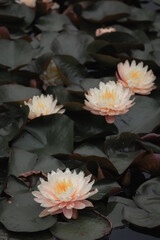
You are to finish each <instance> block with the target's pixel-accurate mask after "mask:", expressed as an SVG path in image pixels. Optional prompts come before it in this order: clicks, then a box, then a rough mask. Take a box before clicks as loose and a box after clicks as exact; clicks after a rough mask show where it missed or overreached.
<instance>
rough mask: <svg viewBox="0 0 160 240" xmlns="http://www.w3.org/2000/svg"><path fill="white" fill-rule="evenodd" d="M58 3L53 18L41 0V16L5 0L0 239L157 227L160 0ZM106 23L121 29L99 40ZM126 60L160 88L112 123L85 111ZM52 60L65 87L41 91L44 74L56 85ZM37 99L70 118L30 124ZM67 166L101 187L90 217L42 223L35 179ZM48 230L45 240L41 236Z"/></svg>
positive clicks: (0, 62) (0, 5)
mask: <svg viewBox="0 0 160 240" xmlns="http://www.w3.org/2000/svg"><path fill="white" fill-rule="evenodd" d="M57 2H58V3H59V4H60V9H59V10H58V11H52V12H51V11H50V12H48V9H47V7H46V5H45V3H42V1H40V0H38V1H37V7H36V8H35V9H31V8H29V7H27V6H25V5H19V4H17V3H15V2H14V1H10V0H0V24H1V26H0V53H1V54H0V144H1V147H0V165H1V169H0V194H1V195H0V196H1V197H0V223H1V224H2V225H3V226H4V227H5V228H3V227H2V228H1V230H0V234H1V235H2V236H3V239H13V238H14V239H16V240H18V239H22V238H21V237H22V236H21V235H18V233H19V232H28V233H30V232H32V233H33V232H36V234H35V235H34V234H33V238H34V239H40V238H42V239H45V240H49V239H53V236H54V237H56V238H58V239H62V240H63V239H64V240H68V239H78V240H86V239H87V240H94V239H99V238H101V237H103V236H105V235H107V234H108V233H109V232H110V231H111V228H116V227H120V226H124V225H127V224H129V223H132V224H135V225H138V226H141V227H147V228H153V227H158V226H159V222H160V209H159V201H160V191H159V183H160V178H159V176H160V97H159V96H160V92H159V86H160V84H159V76H158V73H159V71H160V58H159V55H160V51H159V47H160V26H159V20H160V15H159V11H158V10H159V9H160V8H159V6H160V4H159V1H158V0H152V1H142V0H139V1H138V0H137V1H132V0H125V1H121V0H119V1H109V0H108V1H107V0H106V1H105V0H97V1H96V0H94V1H78V0H77V1H76V0H70V1H69V0H68V1H60V0H59V1H58V0H57ZM144 2H145V4H144ZM146 2H147V3H146ZM148 4H153V5H152V6H154V7H155V10H151V9H150V7H149V8H148V7H147V6H150V5H148ZM108 26H112V27H114V28H116V32H113V33H110V34H104V35H102V36H100V37H95V31H96V29H97V28H99V27H108ZM126 59H128V60H133V59H135V60H136V61H137V62H139V61H143V62H144V63H145V64H148V65H149V67H150V68H151V69H152V70H153V71H154V73H155V75H156V76H157V79H156V85H157V86H158V88H157V90H155V91H154V92H153V93H152V94H151V95H150V96H138V95H137V96H136V104H135V105H134V107H132V108H131V110H130V111H129V112H128V113H127V114H125V115H122V116H118V117H117V119H116V121H115V123H114V124H111V125H110V124H107V123H106V122H105V120H104V118H103V117H101V116H96V115H92V114H91V113H89V112H87V111H84V110H83V104H84V93H85V92H86V91H88V89H89V88H94V87H98V85H99V82H100V81H103V82H108V81H109V80H115V70H116V67H117V64H118V63H119V62H121V61H124V60H126ZM51 60H52V61H54V64H55V66H56V68H57V73H58V76H59V78H60V80H59V81H57V82H54V79H53V82H54V83H53V84H52V86H48V88H47V89H45V90H44V88H43V84H44V82H43V79H42V77H41V76H42V75H43V73H44V72H47V74H48V78H52V73H51V71H49V70H48V67H49V64H50V61H51ZM51 80H52V79H51ZM50 85H51V84H50ZM41 93H44V94H52V95H53V96H54V97H56V98H57V99H58V103H59V104H63V105H64V107H65V108H66V112H65V114H63V115H61V114H53V115H49V116H42V117H39V118H36V119H34V120H31V121H28V120H27V116H28V111H29V109H28V107H27V106H23V102H24V100H28V99H29V98H32V97H33V96H35V95H40V94H41ZM66 167H69V168H70V169H71V170H73V169H76V170H77V171H80V170H82V171H84V172H85V173H86V174H89V173H92V175H93V179H95V181H96V183H95V185H94V188H95V187H97V188H98V190H99V192H98V193H97V194H96V195H94V196H92V197H91V200H92V201H93V203H94V206H95V207H94V210H92V211H91V210H90V211H89V210H84V211H80V215H79V218H78V220H76V221H75V220H74V221H73V220H69V221H67V222H66V221H64V219H59V218H58V219H57V217H53V216H48V217H45V218H43V219H42V218H39V217H38V215H39V213H40V212H41V211H42V209H41V207H40V206H39V204H37V203H36V202H34V200H33V196H32V194H31V192H32V191H33V190H35V189H36V187H37V184H38V183H39V177H43V178H46V174H47V172H50V171H51V170H55V171H56V170H57V168H59V169H62V170H64V169H66ZM146 173H148V174H149V179H147V181H146V178H145V175H146ZM111 223H112V224H111ZM111 225H112V227H111ZM49 228H50V233H47V234H45V235H44V236H43V233H40V234H39V233H38V232H39V231H42V230H46V229H49ZM6 230H9V231H12V232H16V233H8V232H7V231H6ZM23 239H24V240H28V239H30V238H29V235H25V236H24V235H23Z"/></svg>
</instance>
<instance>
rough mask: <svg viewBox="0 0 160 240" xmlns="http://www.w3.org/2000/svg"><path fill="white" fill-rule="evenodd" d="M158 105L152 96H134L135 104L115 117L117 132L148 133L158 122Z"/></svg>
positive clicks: (159, 111)
mask: <svg viewBox="0 0 160 240" xmlns="http://www.w3.org/2000/svg"><path fill="white" fill-rule="evenodd" d="M159 120H160V106H159V104H158V103H157V101H156V100H155V99H153V98H150V97H146V96H136V99H135V105H134V106H133V107H131V108H130V110H129V112H128V113H126V114H125V115H120V116H117V117H116V121H115V125H116V126H117V128H118V130H119V132H133V133H148V132H150V131H151V130H152V129H153V128H154V127H155V126H157V125H158V124H159Z"/></svg>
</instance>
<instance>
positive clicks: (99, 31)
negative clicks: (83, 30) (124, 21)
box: [96, 27, 116, 37]
mask: <svg viewBox="0 0 160 240" xmlns="http://www.w3.org/2000/svg"><path fill="white" fill-rule="evenodd" d="M111 32H116V29H115V28H113V27H110V28H98V29H97V30H96V37H99V36H101V35H103V34H105V33H111Z"/></svg>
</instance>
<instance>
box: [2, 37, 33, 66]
mask: <svg viewBox="0 0 160 240" xmlns="http://www.w3.org/2000/svg"><path fill="white" fill-rule="evenodd" d="M0 52H1V54H0V65H2V66H5V67H8V68H10V69H12V70H13V69H16V68H19V67H22V66H24V65H27V64H29V63H30V61H31V60H32V57H33V54H34V52H33V49H32V47H31V45H30V44H29V43H28V42H26V41H25V40H22V39H18V40H14V41H13V40H8V39H0Z"/></svg>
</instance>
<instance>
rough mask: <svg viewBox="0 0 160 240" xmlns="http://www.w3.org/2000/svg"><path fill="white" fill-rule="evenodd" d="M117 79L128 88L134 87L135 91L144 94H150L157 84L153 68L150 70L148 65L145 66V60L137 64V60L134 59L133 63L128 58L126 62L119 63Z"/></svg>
mask: <svg viewBox="0 0 160 240" xmlns="http://www.w3.org/2000/svg"><path fill="white" fill-rule="evenodd" d="M117 68H118V73H116V75H117V79H118V80H119V81H120V82H121V83H122V84H123V85H124V86H125V87H127V88H130V89H132V91H133V92H134V93H139V94H142V95H148V94H150V93H151V91H152V90H153V89H156V86H155V83H154V81H155V79H156V77H155V75H154V74H153V72H152V70H149V71H147V70H148V66H145V67H143V62H140V63H139V64H138V65H136V62H135V60H133V61H132V63H131V65H130V64H129V62H128V60H126V61H125V63H124V64H123V63H119V64H118V67H117Z"/></svg>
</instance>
